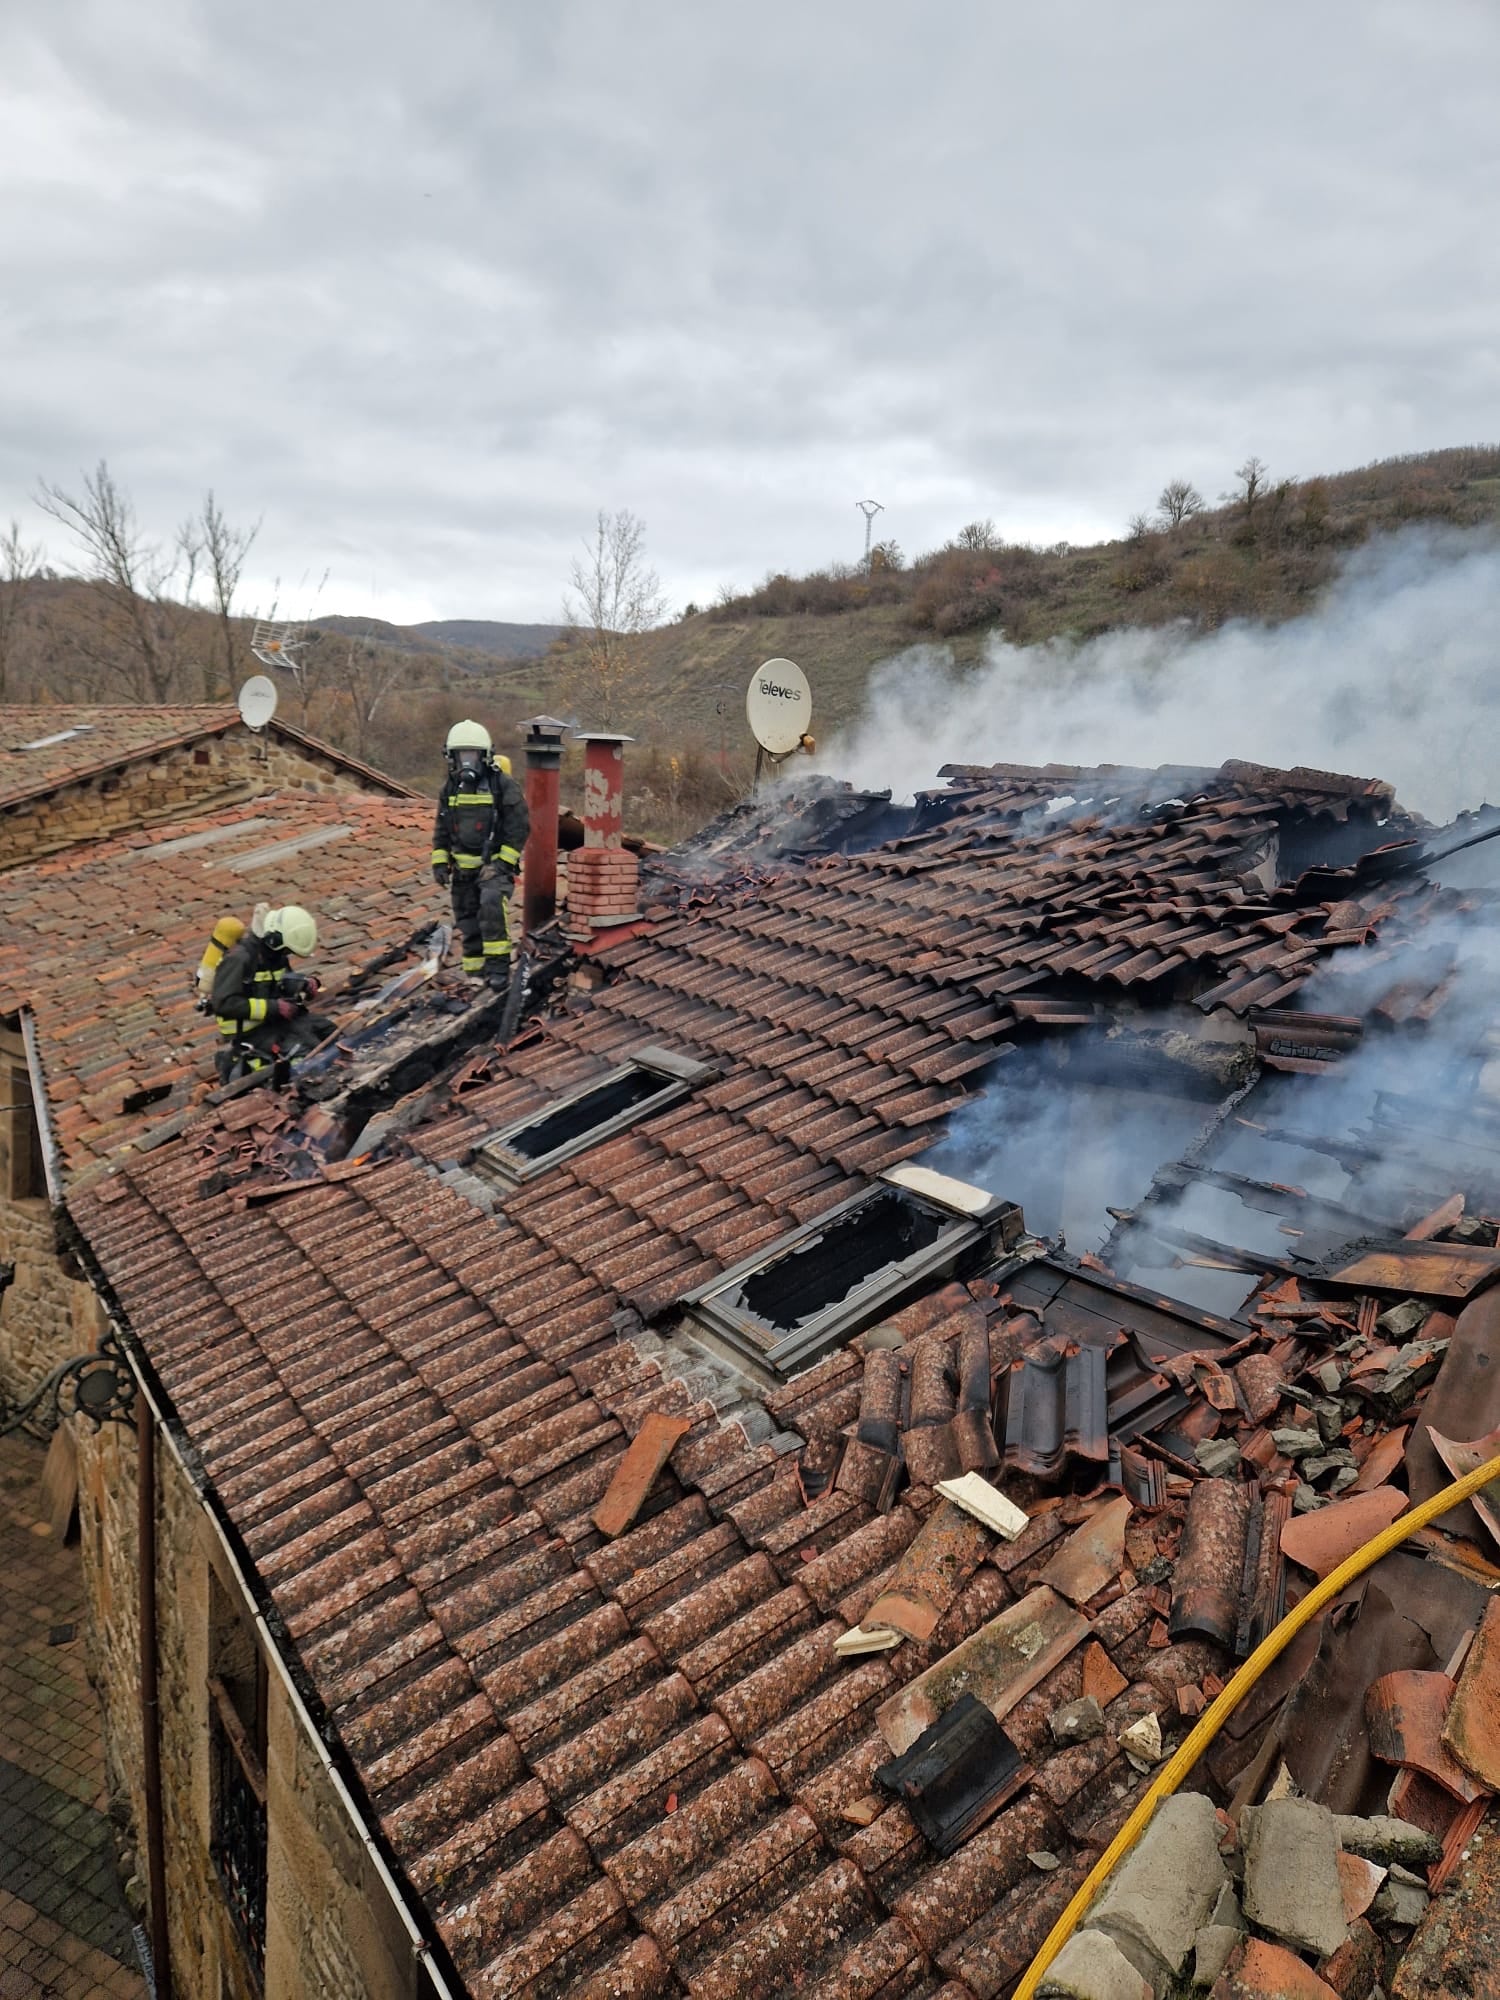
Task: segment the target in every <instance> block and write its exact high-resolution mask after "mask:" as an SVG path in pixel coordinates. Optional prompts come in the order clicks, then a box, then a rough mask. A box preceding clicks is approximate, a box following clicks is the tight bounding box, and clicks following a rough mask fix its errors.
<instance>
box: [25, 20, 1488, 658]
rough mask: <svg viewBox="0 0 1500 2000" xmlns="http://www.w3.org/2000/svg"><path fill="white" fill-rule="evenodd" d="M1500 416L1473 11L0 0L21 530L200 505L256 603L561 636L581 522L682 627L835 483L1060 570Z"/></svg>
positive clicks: (820, 509) (767, 563)
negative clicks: (984, 530) (60, 494)
mask: <svg viewBox="0 0 1500 2000" xmlns="http://www.w3.org/2000/svg"><path fill="white" fill-rule="evenodd" d="M1497 437H1500V5H1497V4H1496V3H1495V0H1398V3H1397V4H1389V3H1388V4H1380V0H1317V4H1309V0H1254V4H1251V0H1239V4H1233V3H1232V4H1229V5H1225V6H1212V5H1205V4H1204V0H1184V4H1177V0H1136V4H1134V5H1129V6H1122V5H1120V4H1119V0H1086V4H1085V3H1084V0H1074V4H1070V0H1032V4H1030V5H1028V6H1021V5H1017V4H1004V0H967V4H954V0H922V4H916V0H909V3H908V4H896V0H861V4H857V5H856V4H844V3H843V0H795V4H792V0H759V4H757V5H756V6H754V7H745V6H741V5H733V6H731V5H729V4H726V0H709V4H706V5H705V4H702V3H701V0H700V4H699V5H697V6H689V5H687V4H685V0H645V3H644V4H628V0H613V4H605V0H545V4H543V0H474V4H469V0H428V4H426V5H425V6H420V7H419V6H412V5H410V4H403V5H401V6H399V7H398V6H395V5H391V4H386V0H296V4H286V0H256V4H254V5H248V6H247V5H244V4H231V3H230V0H45V4H30V5H28V4H25V0H0V522H3V521H4V520H6V519H7V518H9V517H10V516H11V515H12V514H20V515H21V516H22V518H23V519H25V518H27V513H28V495H29V494H30V493H31V492H32V491H33V489H34V488H35V485H36V482H37V480H38V478H39V477H41V476H46V477H49V478H52V479H55V480H57V481H59V482H61V483H63V484H67V483H68V482H70V481H75V480H76V479H77V477H78V474H79V472H80V471H81V469H82V468H84V467H87V466H91V465H92V464H93V463H94V462H95V461H96V460H97V459H98V458H100V457H101V456H105V457H107V458H108V460H109V463H110V467H111V469H112V471H113V472H114V473H115V475H116V477H117V478H118V479H119V480H120V481H121V482H122V483H123V484H124V485H125V486H126V487H127V488H128V489H129V490H130V492H131V493H132V494H133V495H134V497H135V499H136V502H137V504H138V506H139V509H140V511H141V514H142V515H143V517H144V518H145V519H146V521H147V522H148V523H150V525H151V526H152V527H153V528H156V529H162V530H166V529H169V528H170V525H171V523H172V522H173V521H174V520H175V519H176V518H177V517H178V516H179V515H180V514H181V513H182V512H184V511H186V509H187V508H188V507H189V506H190V505H191V504H192V502H193V499H194V498H195V496H197V495H198V494H200V493H201V491H202V489H204V488H205V487H207V486H210V485H211V486H212V487H213V488H214V489H215V491H216V492H217V494H218V495H219V498H220V500H221V501H222V502H223V504H224V505H225V507H226V509H227V510H228V512H229V513H230V514H231V516H232V517H236V518H239V519H253V518H254V517H255V516H257V515H263V516H264V526H263V529H262V532H261V540H260V544H259V547H258V549H257V554H256V562H255V565H254V567H255V571H256V574H255V576H254V578H253V579H252V580H251V584H250V591H249V595H250V597H251V599H255V598H260V599H261V600H262V608H263V607H264V602H265V600H267V599H268V598H269V594H270V590H271V587H272V579H273V578H274V577H275V576H277V575H279V576H280V577H281V579H282V598H283V603H284V604H285V605H287V607H288V608H290V609H293V610H299V611H300V610H303V609H305V608H308V607H310V606H311V605H312V603H313V597H314V592H315V590H316V588H317V585H318V580H319V578H320V577H321V576H322V573H323V572H324V570H325V569H328V570H331V572H332V574H331V577H330V580H329V582H328V584H327V586H326V588H325V589H324V592H323V595H322V598H321V600H319V601H318V608H320V609H322V610H325V611H327V610H334V609H340V610H346V611H355V610H360V611H363V610H369V611H373V612H375V613H377V614H378V615H380V616H384V617H388V618H395V619H400V620H405V619H419V618H423V617H462V616H469V617H494V618H521V619H543V620H548V619H553V618H555V617H557V615H558V606H559V598H560V594H561V589H562V585H563V582H564V580H565V576H566V571H567V567H568V563H569V559H570V555H571V553H572V551H573V549H574V548H575V546H576V544H577V541H578V538H579V537H580V536H581V535H582V534H583V533H584V532H586V530H587V529H588V527H589V525H590V522H591V521H592V518H593V515H594V512H595V510H596V509H597V508H598V507H600V506H605V507H609V508H615V507H629V508H631V509H633V510H634V511H635V512H636V513H637V514H638V515H640V516H641V517H642V518H643V519H644V521H645V522H646V524H647V539H648V545H649V552H650V555H651V557H652V559H653V560H654V561H655V563H656V565H657V567H658V568H659V570H660V572H661V575H662V581H663V584H664V586H665V588H666V590H667V593H668V596H669V598H670V600H671V601H672V603H673V605H674V606H680V605H682V604H683V603H684V602H686V601H687V600H689V599H692V598H696V599H698V600H699V601H702V600H704V599H705V598H707V597H710V596H711V595H712V594H713V592H714V590H715V589H716V588H717V586H718V585H719V584H720V583H723V582H734V583H738V584H742V585H743V584H746V583H750V582H754V581H756V580H758V579H759V577H760V576H762V575H763V574H764V573H765V572H766V571H767V570H768V569H772V568H788V569H793V570H800V569H806V568H809V567H811V566H814V565H816V564H819V563H822V562H825V561H827V560H829V559H830V558H848V557H851V556H855V555H857V554H858V553H859V551H860V547H861V539H862V536H863V522H862V520H861V517H860V515H859V514H858V513H857V512H856V510H855V502H856V501H857V500H860V499H862V498H873V499H876V500H879V501H882V502H883V503H884V506H885V509H886V511H885V513H884V514H883V515H882V516H881V517H880V521H879V528H878V530H877V532H879V531H885V532H888V533H889V534H891V535H892V536H894V537H895V538H896V539H897V540H898V541H899V542H900V544H901V545H902V546H903V548H905V549H906V550H907V551H908V553H913V552H916V551H919V550H921V549H924V548H928V547H931V546H933V545H935V544H936V543H938V542H941V541H942V540H943V539H945V538H946V537H947V536H948V535H949V534H950V533H952V532H953V531H954V530H955V529H956V528H957V527H959V526H960V525H961V524H962V523H963V522H965V521H966V520H969V519H972V518H973V517H975V516H976V515H992V516H993V517H994V519H995V521H996V522H997V524H998V525H999V526H1000V527H1001V528H1002V529H1003V530H1004V531H1005V532H1006V533H1007V534H1009V535H1012V536H1014V537H1017V538H1019V539H1028V540H1033V541H1038V542H1044V543H1046V542H1052V541H1056V540H1059V539H1067V540H1071V541H1086V540H1094V539H1097V538H1099V537H1102V536H1107V535H1112V534H1116V533H1119V532H1120V531H1121V528H1122V526H1123V523H1124V522H1125V520H1126V519H1127V517H1128V516H1129V515H1130V514H1132V513H1134V512H1135V511H1137V510H1138V509H1142V508H1149V507H1150V505H1151V504H1152V502H1153V501H1154V499H1155V496H1156V493H1157V492H1158V490H1159V488H1160V486H1161V483H1162V481H1163V479H1164V478H1166V477H1167V476H1169V475H1174V474H1182V475H1185V476H1186V477H1188V478H1191V479H1193V480H1195V481H1196V482H1197V483H1198V485H1199V486H1200V487H1202V489H1203V491H1204V492H1205V493H1206V494H1207V495H1208V496H1209V497H1210V498H1211V499H1212V498H1214V497H1216V496H1217V495H1218V494H1219V493H1220V492H1222V491H1223V490H1224V489H1225V488H1227V487H1228V486H1229V485H1230V483H1231V475H1232V472H1233V468H1234V467H1235V466H1236V465H1237V464H1238V463H1239V462H1240V461H1241V460H1242V459H1243V458H1244V457H1245V455H1246V454H1247V453H1249V452H1256V453H1258V454H1259V455H1260V456H1261V457H1262V458H1263V459H1265V460H1266V461H1267V462H1268V463H1269V465H1270V467H1271V469H1272V472H1273V474H1275V475H1284V474H1302V475H1308V474H1311V473H1313V472H1318V471H1334V470H1338V469H1340V468H1343V467H1346V466H1350V465H1357V464H1360V463H1363V462H1365V461H1367V460H1369V459H1372V458H1376V457H1381V456H1385V455H1387V454H1390V453H1396V452H1406V451H1419V450H1425V449H1429V448H1432V447H1434V446H1439V445H1449V444H1461V443H1469V442H1475V441H1481V440H1482V441H1491V440H1494V439H1496V438H1497ZM34 525H37V526H38V527H40V526H41V525H42V524H40V523H34ZM46 529H47V540H48V543H49V547H50V548H51V549H52V550H53V551H54V553H55V555H56V557H58V558H59V559H60V558H61V557H62V556H63V554H64V543H63V540H62V537H61V535H60V532H59V531H58V530H57V529H56V528H55V527H53V526H52V525H51V524H46ZM299 599H300V600H302V601H298V600H299Z"/></svg>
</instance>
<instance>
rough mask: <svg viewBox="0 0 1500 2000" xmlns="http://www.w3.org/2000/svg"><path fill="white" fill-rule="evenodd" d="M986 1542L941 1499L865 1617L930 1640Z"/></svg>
mask: <svg viewBox="0 0 1500 2000" xmlns="http://www.w3.org/2000/svg"><path fill="white" fill-rule="evenodd" d="M1125 1504H1126V1506H1129V1504H1130V1503H1129V1502H1128V1501H1127V1502H1126V1503H1125ZM989 1546H990V1537H989V1530H988V1529H987V1528H986V1527H985V1526H984V1524H983V1522H981V1521H978V1520H976V1519H975V1517H974V1516H973V1515H972V1514H966V1513H965V1512H964V1511H963V1509H962V1508H959V1507H955V1506H954V1505H953V1503H952V1501H951V1500H943V1501H941V1502H940V1503H939V1504H938V1506H937V1507H936V1508H935V1509H934V1510H933V1512H932V1513H931V1514H929V1515H928V1517H927V1519H926V1520H925V1521H924V1522H923V1523H922V1526H921V1527H920V1528H919V1529H918V1531H917V1534H916V1536H915V1538H914V1539H913V1540H912V1541H911V1542H910V1543H909V1544H908V1545H907V1548H906V1550H905V1552H904V1553H903V1554H902V1555H901V1556H900V1557H899V1558H898V1560H897V1563H896V1567H895V1570H894V1571H893V1572H892V1574H891V1578H890V1581H889V1582H888V1583H887V1585H886V1587H885V1589H884V1590H883V1591H882V1592H881V1594H880V1596H879V1597H878V1598H877V1599H876V1600H875V1602H874V1603H873V1604H872V1605H871V1606H870V1608H869V1610H868V1611H867V1612H866V1613H865V1617H866V1618H867V1619H868V1620H869V1622H870V1624H871V1625H872V1626H877V1627H878V1626H881V1625H890V1626H893V1627H894V1628H895V1630H896V1631H898V1632H904V1633H905V1634H906V1636H907V1638H909V1639H930V1638H931V1637H932V1634H933V1632H934V1630H935V1629H936V1627H937V1622H938V1620H939V1619H940V1618H941V1617H942V1615H943V1613H944V1612H945V1611H946V1610H947V1609H948V1607H949V1606H950V1605H951V1604H952V1603H953V1601H954V1599H955V1598H956V1597H957V1596H958V1593H959V1592H960V1591H961V1590H962V1589H963V1587H964V1585H965V1584H966V1583H967V1582H968V1580H969V1578H970V1577H971V1576H972V1575H973V1574H974V1572H975V1570H976V1569H978V1567H979V1565H980V1563H981V1562H983V1560H984V1557H985V1553H986V1551H987V1550H988V1549H989Z"/></svg>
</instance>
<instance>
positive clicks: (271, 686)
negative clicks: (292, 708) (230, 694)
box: [239, 674, 276, 729]
mask: <svg viewBox="0 0 1500 2000" xmlns="http://www.w3.org/2000/svg"><path fill="white" fill-rule="evenodd" d="M239 708H240V720H241V721H242V722H243V723H244V724H245V727H246V728H247V729H264V728H265V726H266V724H267V723H268V722H269V721H270V720H271V717H272V716H273V715H274V714H275V713H276V683H275V681H273V680H272V679H271V678H270V676H269V675H267V674H252V675H251V676H250V678H249V680H247V681H246V683H245V685H244V686H243V687H242V688H241V689H240V692H239Z"/></svg>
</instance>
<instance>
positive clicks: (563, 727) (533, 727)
mask: <svg viewBox="0 0 1500 2000" xmlns="http://www.w3.org/2000/svg"><path fill="white" fill-rule="evenodd" d="M521 727H522V728H523V729H524V730H526V731H527V732H528V733H529V734H530V735H532V736H556V737H559V738H560V737H562V736H565V735H566V734H567V732H568V730H569V729H571V728H572V724H571V723H568V722H559V721H558V719H557V717H556V716H555V715H533V716H532V717H530V719H529V720H528V721H526V722H523V723H522V724H521Z"/></svg>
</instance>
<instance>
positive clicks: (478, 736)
mask: <svg viewBox="0 0 1500 2000" xmlns="http://www.w3.org/2000/svg"><path fill="white" fill-rule="evenodd" d="M446 748H447V756H448V770H447V775H446V776H445V778H444V780H443V789H442V791H441V793H440V794H439V797H438V809H437V826H436V828H435V830H434V832H433V836H432V879H433V880H434V881H435V882H436V883H437V885H438V887H439V888H440V889H447V888H450V887H451V889H452V892H453V921H454V923H455V925H456V926H457V928H458V931H459V934H460V936H461V937H462V938H463V947H464V955H463V969H464V971H465V972H469V973H472V974H474V976H475V977H476V978H484V979H488V980H489V981H490V982H491V984H493V985H497V986H503V985H504V984H505V983H506V981H507V979H508V978H509V977H510V949H511V947H510V926H509V923H508V921H507V918H506V910H505V904H506V899H507V897H508V896H509V895H510V893H511V891H512V889H514V887H515V885H516V870H517V869H518V868H519V867H520V865H521V849H522V848H523V847H524V846H525V845H526V836H527V834H528V833H529V832H530V830H531V819H530V815H529V814H528V813H527V810H526V795H525V793H524V792H523V791H522V790H521V787H520V786H519V785H518V784H517V783H516V781H515V780H514V778H512V777H511V775H510V765H509V763H508V762H507V760H506V759H505V758H504V757H495V756H493V755H492V745H491V743H490V732H489V731H488V730H487V729H486V728H485V727H484V725H483V723H480V722H455V723H454V725H453V727H452V728H451V729H450V730H449V731H448V742H447V745H446Z"/></svg>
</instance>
